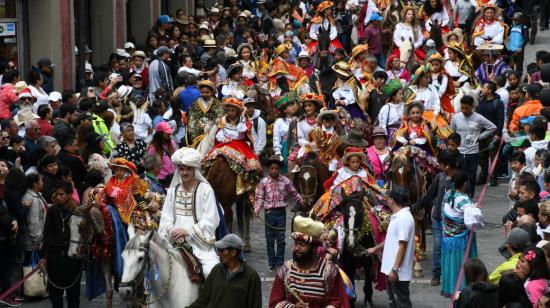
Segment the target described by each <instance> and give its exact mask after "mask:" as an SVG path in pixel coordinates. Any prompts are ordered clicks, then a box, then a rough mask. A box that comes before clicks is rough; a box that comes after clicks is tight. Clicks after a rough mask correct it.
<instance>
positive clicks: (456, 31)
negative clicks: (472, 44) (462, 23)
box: [443, 28, 464, 46]
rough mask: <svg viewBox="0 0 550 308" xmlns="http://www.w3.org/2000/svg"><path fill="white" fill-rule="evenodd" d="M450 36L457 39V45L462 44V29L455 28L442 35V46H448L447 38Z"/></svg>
mask: <svg viewBox="0 0 550 308" xmlns="http://www.w3.org/2000/svg"><path fill="white" fill-rule="evenodd" d="M451 35H454V36H456V37H457V40H458V41H457V43H459V44H462V43H463V42H464V34H462V29H460V28H455V29H454V30H453V31H449V32H447V33H445V35H443V44H444V45H445V46H447V45H449V38H450V37H451Z"/></svg>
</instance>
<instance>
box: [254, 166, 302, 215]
mask: <svg viewBox="0 0 550 308" xmlns="http://www.w3.org/2000/svg"><path fill="white" fill-rule="evenodd" d="M289 196H292V197H293V198H294V200H296V202H298V203H299V204H303V202H304V200H303V199H302V196H300V194H299V193H298V192H297V191H296V189H295V188H294V185H292V182H290V180H289V179H288V178H287V177H286V176H282V175H279V177H277V178H276V179H273V178H271V177H270V176H266V177H265V178H263V179H262V180H261V181H260V184H258V186H256V202H255V203H254V208H255V209H259V208H261V207H263V208H264V209H265V211H269V210H273V209H277V208H285V207H286V206H287V205H288V199H289Z"/></svg>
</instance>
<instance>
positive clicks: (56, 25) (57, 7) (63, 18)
mask: <svg viewBox="0 0 550 308" xmlns="http://www.w3.org/2000/svg"><path fill="white" fill-rule="evenodd" d="M73 1H74V0H40V1H32V2H31V3H29V7H28V16H29V37H28V38H27V42H28V44H29V60H30V64H32V65H35V64H36V62H37V61H38V60H39V59H40V58H44V57H47V58H50V59H51V60H52V62H53V63H54V64H55V65H56V66H55V69H54V88H55V89H65V88H72V87H73V85H74V83H75V73H74V68H75V62H74V61H75V58H74V46H75V41H74V29H73V23H72V22H73V20H74V8H73V5H74V2H73ZM52 16H55V18H52ZM47 17H50V18H47Z"/></svg>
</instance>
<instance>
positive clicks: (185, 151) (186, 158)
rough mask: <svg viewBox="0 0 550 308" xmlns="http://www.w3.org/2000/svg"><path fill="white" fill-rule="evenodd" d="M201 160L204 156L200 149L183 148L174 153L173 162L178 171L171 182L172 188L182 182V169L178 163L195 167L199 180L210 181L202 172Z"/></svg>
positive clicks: (196, 177)
mask: <svg viewBox="0 0 550 308" xmlns="http://www.w3.org/2000/svg"><path fill="white" fill-rule="evenodd" d="M201 160H202V156H201V153H199V151H197V150H195V149H192V148H181V149H178V150H176V151H175V152H174V154H172V162H173V163H174V165H176V172H175V173H174V177H173V178H172V183H170V188H172V187H176V186H177V185H180V184H181V177H180V170H179V168H177V166H178V165H184V166H188V167H193V168H195V179H196V180H197V181H199V182H205V183H208V181H207V180H206V178H204V176H203V175H202V174H201Z"/></svg>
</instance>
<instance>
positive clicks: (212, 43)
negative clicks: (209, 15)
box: [202, 39, 218, 48]
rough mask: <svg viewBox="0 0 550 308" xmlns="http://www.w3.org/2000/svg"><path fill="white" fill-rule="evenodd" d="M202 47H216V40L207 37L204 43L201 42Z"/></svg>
mask: <svg viewBox="0 0 550 308" xmlns="http://www.w3.org/2000/svg"><path fill="white" fill-rule="evenodd" d="M202 47H204V48H216V47H218V46H217V45H216V41H214V40H212V39H208V40H205V41H204V43H203V44H202Z"/></svg>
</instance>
